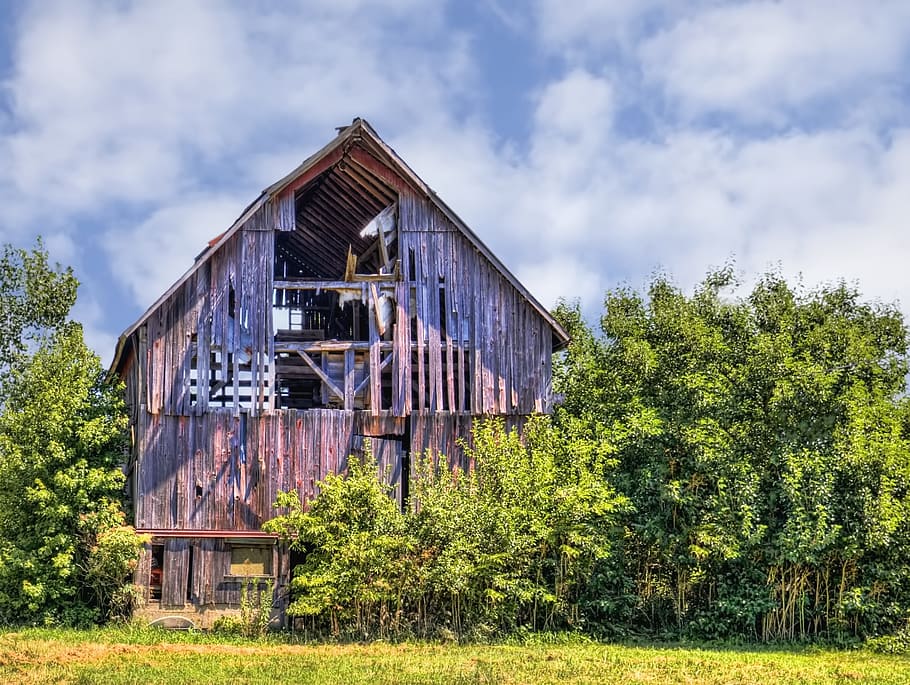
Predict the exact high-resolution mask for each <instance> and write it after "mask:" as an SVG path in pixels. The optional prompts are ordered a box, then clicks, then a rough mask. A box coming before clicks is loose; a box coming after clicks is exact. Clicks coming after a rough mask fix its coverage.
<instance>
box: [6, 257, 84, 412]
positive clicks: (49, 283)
mask: <svg viewBox="0 0 910 685" xmlns="http://www.w3.org/2000/svg"><path fill="white" fill-rule="evenodd" d="M77 286H78V281H77V280H76V277H75V276H74V275H73V272H72V269H65V268H63V267H61V266H60V265H59V264H58V265H53V266H52V265H51V264H50V263H49V261H48V256H47V252H46V251H45V250H44V246H43V245H42V243H41V241H40V240H39V241H38V243H37V245H36V246H35V248H34V249H32V250H24V249H21V248H15V247H13V246H11V245H4V246H3V253H2V256H0V406H2V404H3V402H4V399H5V397H6V395H5V387H6V384H7V382H8V380H9V374H10V372H11V371H12V369H13V368H14V367H15V365H16V364H17V363H21V362H22V361H23V360H24V359H27V357H28V354H29V352H30V351H32V350H33V349H34V348H35V346H36V345H38V344H40V342H41V341H42V340H44V339H45V338H46V337H47V336H48V334H51V333H53V331H55V330H57V329H58V328H59V327H60V326H61V325H62V324H63V323H64V322H65V321H66V319H67V316H68V315H69V312H70V309H71V308H72V306H73V304H74V303H75V301H76V289H77Z"/></svg>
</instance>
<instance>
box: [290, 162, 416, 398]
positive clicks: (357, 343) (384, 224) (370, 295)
mask: <svg viewBox="0 0 910 685" xmlns="http://www.w3.org/2000/svg"><path fill="white" fill-rule="evenodd" d="M398 236H399V233H398V192H397V191H396V190H395V189H394V188H392V187H391V186H389V185H388V184H387V183H386V182H384V181H383V180H382V179H381V178H379V177H377V176H376V175H375V174H374V173H373V172H372V171H370V170H369V169H367V168H365V167H364V166H362V165H361V164H360V163H358V162H357V161H356V160H355V159H353V158H351V157H347V156H346V157H344V158H342V159H341V161H339V162H338V163H337V164H335V165H333V166H332V167H330V168H329V169H327V170H326V171H324V172H323V173H322V174H320V175H318V176H317V177H316V178H314V179H313V180H312V181H310V182H309V183H307V184H306V185H304V186H303V187H302V188H300V189H299V190H297V191H296V194H295V229H294V230H293V231H281V232H277V233H276V235H275V261H274V267H275V273H274V281H275V290H274V301H273V321H274V329H275V330H274V333H275V342H276V346H275V349H276V359H275V363H276V376H275V390H276V406H279V407H285V408H296V409H309V408H318V407H341V406H343V407H346V408H357V409H363V408H367V407H368V406H369V403H370V392H369V390H370V389H369V387H368V386H369V383H370V370H369V346H370V344H371V342H373V343H375V342H376V339H377V338H378V339H380V340H385V341H388V340H391V338H392V325H393V321H392V320H393V311H394V306H393V302H392V299H391V288H390V287H388V286H390V285H391V284H392V283H393V282H394V281H396V280H398V279H399V277H400V274H399V270H400V262H399V260H398V243H399V237H398ZM390 358H391V357H390V356H389V359H390ZM386 368H387V365H383V369H386ZM389 372H390V370H389ZM387 373H388V372H387ZM387 373H386V375H387ZM384 386H385V384H383V393H384V394H385V395H389V394H390V393H391V386H390V385H389V388H388V389H386V388H385V387H384ZM373 396H374V397H375V393H374V395H373Z"/></svg>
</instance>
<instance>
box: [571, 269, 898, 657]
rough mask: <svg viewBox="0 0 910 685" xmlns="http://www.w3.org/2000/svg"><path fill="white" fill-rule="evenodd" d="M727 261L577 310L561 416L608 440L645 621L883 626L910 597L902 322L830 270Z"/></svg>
mask: <svg viewBox="0 0 910 685" xmlns="http://www.w3.org/2000/svg"><path fill="white" fill-rule="evenodd" d="M731 286H735V282H734V279H733V277H732V270H731V269H729V268H728V269H724V270H721V271H719V272H715V273H712V274H709V275H708V277H707V278H706V279H705V281H704V282H703V283H702V284H701V285H700V286H699V287H698V288H697V289H696V292H695V293H694V295H692V296H686V295H685V294H683V293H682V292H681V291H680V290H679V289H678V288H676V287H675V286H673V285H672V283H671V282H670V281H669V280H668V279H666V278H664V277H657V278H655V279H654V281H653V282H652V283H651V285H650V288H649V290H648V293H647V297H642V296H641V295H639V294H638V293H635V292H632V291H630V290H628V289H620V290H616V291H613V292H610V293H608V294H607V297H606V299H605V305H604V315H603V317H602V319H601V329H602V332H603V335H602V336H601V337H597V336H594V335H593V333H591V332H590V331H589V330H588V329H587V327H586V326H585V324H584V322H583V320H582V318H581V315H580V312H579V311H578V308H577V307H572V306H569V305H566V304H563V305H562V306H561V307H560V308H559V310H558V312H557V314H558V316H559V318H560V319H561V320H562V322H563V323H564V324H565V325H566V326H567V327H568V328H569V329H570V332H572V334H573V342H572V344H571V346H570V348H569V350H568V352H567V354H566V355H565V357H564V358H563V359H562V360H561V362H560V363H559V364H557V367H556V369H557V370H556V374H555V376H556V379H555V380H556V386H557V389H558V390H560V391H561V392H563V393H565V396H566V401H565V403H564V405H563V407H562V408H561V409H560V411H559V413H558V417H557V418H558V420H559V421H560V422H562V423H563V424H573V425H574V424H579V423H580V424H582V425H584V426H585V429H586V430H587V431H588V432H589V434H591V435H597V436H599V437H600V438H602V439H604V440H607V441H608V442H609V443H610V444H611V445H612V449H613V450H614V454H615V455H616V457H617V459H618V461H619V470H618V474H617V477H618V480H617V487H618V489H619V490H620V491H621V492H623V493H625V494H627V495H628V496H629V498H630V499H631V501H632V503H633V505H634V507H635V512H636V513H635V514H634V515H633V516H631V517H629V518H628V519H627V522H626V523H627V526H628V533H629V534H628V536H627V540H626V550H625V551H626V558H627V560H628V564H629V566H628V573H629V575H630V576H631V577H632V578H633V579H634V583H635V588H636V591H635V595H636V604H637V606H636V612H637V615H638V616H639V617H640V618H641V621H642V623H643V624H644V625H645V626H647V627H650V628H653V629H662V630H666V629H668V628H675V629H677V630H683V629H684V630H686V631H688V632H690V633H696V634H699V635H702V636H711V637H713V636H718V637H721V636H730V635H734V634H735V635H745V636H758V637H760V638H763V639H775V638H791V637H799V636H803V637H805V636H810V635H818V634H828V635H831V634H840V633H844V632H847V633H850V634H864V633H869V632H878V631H880V630H883V629H887V627H888V626H889V625H893V623H894V622H895V621H897V620H899V619H900V617H901V612H902V611H906V610H907V608H908V607H910V603H908V600H910V596H908V585H907V581H908V578H907V572H906V570H905V569H904V565H903V564H902V563H901V562H899V559H900V558H901V556H902V555H903V558H906V554H907V553H908V552H910V548H908V546H907V542H908V541H907V536H906V534H905V533H904V532H903V526H902V525H901V521H902V520H904V519H905V518H906V515H907V514H908V513H910V510H908V507H910V498H908V491H910V487H908V486H910V481H908V477H910V459H908V454H910V450H908V447H910V443H908V440H907V430H906V425H907V424H906V416H907V412H906V407H905V404H904V403H903V400H902V399H901V398H902V395H903V393H904V392H905V376H906V373H907V345H906V329H905V328H904V324H903V320H902V317H901V314H900V312H899V310H898V309H897V308H896V307H895V306H891V305H882V304H870V303H866V302H864V301H863V300H862V299H861V297H860V295H859V293H858V291H857V290H856V289H855V288H851V287H848V286H846V285H845V284H836V285H831V286H825V287H822V288H820V289H818V290H816V291H811V292H807V291H804V290H800V289H793V288H791V287H790V286H788V284H787V283H786V282H785V281H784V280H783V279H782V278H780V277H779V276H777V275H774V274H769V275H766V276H764V277H763V278H762V279H760V281H759V282H758V284H757V285H756V286H755V288H754V289H753V290H752V292H751V293H750V294H749V295H748V296H747V297H745V298H735V297H732V296H731V295H730V294H729V289H730V287H731Z"/></svg>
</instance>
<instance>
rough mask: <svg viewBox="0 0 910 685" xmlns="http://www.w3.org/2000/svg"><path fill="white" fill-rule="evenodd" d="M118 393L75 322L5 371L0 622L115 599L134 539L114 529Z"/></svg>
mask: <svg viewBox="0 0 910 685" xmlns="http://www.w3.org/2000/svg"><path fill="white" fill-rule="evenodd" d="M121 394H122V393H121V392H120V391H119V389H118V388H117V387H115V386H113V385H111V384H109V383H107V382H106V380H105V376H104V371H103V370H102V368H101V365H100V362H99V360H98V358H97V356H96V355H95V354H93V353H92V352H91V351H90V350H89V349H88V348H87V347H86V346H85V344H84V342H83V340H82V328H81V327H80V326H79V325H78V324H75V323H69V324H66V325H64V326H62V327H61V328H60V329H59V330H58V331H57V332H56V333H55V334H53V335H52V336H51V337H50V338H49V339H47V340H46V341H45V343H44V344H43V345H42V346H41V347H40V348H39V349H38V350H37V351H36V352H35V354H34V355H33V356H32V357H31V359H30V361H29V362H28V363H27V364H25V365H24V366H21V367H19V368H16V369H14V371H13V373H12V374H11V379H10V383H9V384H8V396H7V402H6V405H5V407H4V409H3V412H2V414H0V482H3V484H4V487H3V488H2V489H0V620H3V621H4V622H32V623H57V622H63V623H85V622H87V621H91V620H97V619H99V618H103V617H104V613H106V612H111V611H114V610H116V608H117V607H118V606H120V605H121V604H122V601H123V597H122V596H118V594H117V592H118V588H119V587H120V586H121V585H122V584H123V581H124V579H125V576H126V574H127V573H128V571H129V570H131V563H132V562H133V561H134V559H135V556H136V551H137V549H138V543H139V540H138V538H137V536H135V534H132V533H131V531H128V532H126V533H125V534H124V531H123V529H122V526H123V524H124V517H123V513H122V510H121V495H122V490H123V483H124V476H123V473H122V470H121V464H122V463H123V459H124V455H125V454H126V448H127V444H128V443H127V433H126V427H127V420H126V415H125V412H124V409H123V400H122V397H121ZM118 531H119V532H118Z"/></svg>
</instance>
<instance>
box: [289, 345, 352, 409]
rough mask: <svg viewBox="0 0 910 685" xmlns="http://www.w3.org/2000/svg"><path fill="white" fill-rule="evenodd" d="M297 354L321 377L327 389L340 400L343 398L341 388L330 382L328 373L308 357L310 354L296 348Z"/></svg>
mask: <svg viewBox="0 0 910 685" xmlns="http://www.w3.org/2000/svg"><path fill="white" fill-rule="evenodd" d="M297 354H299V355H300V356H301V357H302V358H303V361H305V362H306V363H307V364H309V365H310V368H311V369H313V371H315V372H316V375H317V376H319V378H320V379H322V382H323V383H325V385H326V387H327V388H328V389H329V390H331V391H332V392H333V393H334V394H335V395H337V396H338V398H339V399H342V400H343V399H345V394H344V392H343V391H342V390H341V388H339V387H338V386H337V385H335V383H334V382H332V379H331V378H329V376H328V374H327V373H326V372H325V371H323V370H322V369H321V368H319V367H318V366H316V364H315V362H313V360H312V359H310V355H308V354H307V353H306V352H303V351H301V350H297ZM351 354H353V351H352V352H351Z"/></svg>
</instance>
